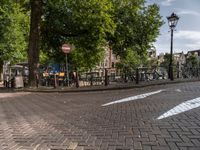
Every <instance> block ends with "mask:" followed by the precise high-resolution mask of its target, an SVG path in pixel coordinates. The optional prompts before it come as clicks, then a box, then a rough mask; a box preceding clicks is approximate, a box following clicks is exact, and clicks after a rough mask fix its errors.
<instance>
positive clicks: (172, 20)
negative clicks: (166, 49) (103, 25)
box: [167, 13, 179, 80]
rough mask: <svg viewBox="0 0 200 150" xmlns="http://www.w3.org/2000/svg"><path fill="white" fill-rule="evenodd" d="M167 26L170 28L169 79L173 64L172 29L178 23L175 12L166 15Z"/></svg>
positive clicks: (172, 78)
mask: <svg viewBox="0 0 200 150" xmlns="http://www.w3.org/2000/svg"><path fill="white" fill-rule="evenodd" d="M167 20H168V24H169V27H170V29H171V50H170V62H169V72H168V75H169V78H170V80H174V76H173V65H172V57H173V32H174V29H175V27H176V25H177V23H178V20H179V17H178V16H177V15H176V14H175V13H172V14H171V16H169V17H167Z"/></svg>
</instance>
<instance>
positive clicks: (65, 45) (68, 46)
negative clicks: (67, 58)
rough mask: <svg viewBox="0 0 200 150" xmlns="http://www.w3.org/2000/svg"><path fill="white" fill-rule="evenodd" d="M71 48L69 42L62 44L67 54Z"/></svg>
mask: <svg viewBox="0 0 200 150" xmlns="http://www.w3.org/2000/svg"><path fill="white" fill-rule="evenodd" d="M70 50H71V45H69V44H63V45H62V51H63V53H65V54H67V53H69V52H70Z"/></svg>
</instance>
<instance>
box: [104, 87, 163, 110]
mask: <svg viewBox="0 0 200 150" xmlns="http://www.w3.org/2000/svg"><path fill="white" fill-rule="evenodd" d="M162 91H164V90H158V91H154V92H150V93H145V94H141V95H136V96H132V97H127V98H123V99H120V100H117V101H114V102H110V103H106V104H103V105H101V106H108V105H112V104H117V103H123V102H128V101H133V100H137V99H143V98H145V97H148V96H150V95H154V94H158V93H160V92H162Z"/></svg>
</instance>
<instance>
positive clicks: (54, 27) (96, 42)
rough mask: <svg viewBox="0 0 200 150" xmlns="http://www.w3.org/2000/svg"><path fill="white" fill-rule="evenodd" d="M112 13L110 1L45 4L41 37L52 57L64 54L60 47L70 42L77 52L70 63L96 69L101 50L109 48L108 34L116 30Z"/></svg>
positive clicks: (97, 0) (63, 0) (62, 1)
mask: <svg viewBox="0 0 200 150" xmlns="http://www.w3.org/2000/svg"><path fill="white" fill-rule="evenodd" d="M112 11H113V8H112V3H111V2H110V1H108V0H90V1H88V0H59V1H56V2H54V0H50V1H48V2H46V5H45V11H44V12H45V13H44V16H43V26H42V29H43V34H42V35H43V42H45V43H46V49H47V47H49V48H48V49H49V50H50V51H49V53H51V54H50V55H51V57H54V58H57V57H59V55H63V54H62V52H61V51H60V47H61V45H62V44H63V43H71V44H73V45H74V46H75V49H74V51H73V52H72V54H70V56H69V60H70V61H71V62H73V64H76V65H77V67H85V66H86V65H87V67H89V68H91V67H94V66H95V65H96V64H97V63H99V61H100V58H102V56H101V55H102V54H103V49H102V48H103V47H105V46H107V42H106V35H107V33H110V34H112V33H113V32H114V29H115V24H114V22H113V20H112V18H111V17H112V16H111V13H110V12H112ZM63 58H64V57H63ZM63 61H64V60H63Z"/></svg>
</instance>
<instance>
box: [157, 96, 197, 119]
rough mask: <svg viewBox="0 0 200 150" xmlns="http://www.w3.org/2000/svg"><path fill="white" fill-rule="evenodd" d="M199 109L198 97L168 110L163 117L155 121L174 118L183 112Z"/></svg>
mask: <svg viewBox="0 0 200 150" xmlns="http://www.w3.org/2000/svg"><path fill="white" fill-rule="evenodd" d="M197 107H200V97H198V98H195V99H192V100H189V101H186V102H184V103H181V104H179V105H178V106H176V107H174V108H172V109H170V110H169V111H167V112H166V113H164V114H163V115H161V116H160V117H158V118H157V119H158V120H160V119H164V118H167V117H170V116H174V115H177V114H180V113H183V112H185V111H189V110H191V109H194V108H197Z"/></svg>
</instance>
